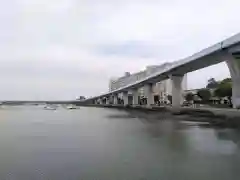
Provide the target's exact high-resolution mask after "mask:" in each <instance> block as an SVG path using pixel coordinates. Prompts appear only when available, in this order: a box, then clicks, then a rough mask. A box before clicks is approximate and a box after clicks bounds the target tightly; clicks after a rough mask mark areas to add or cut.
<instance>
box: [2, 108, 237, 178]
mask: <svg viewBox="0 0 240 180" xmlns="http://www.w3.org/2000/svg"><path fill="white" fill-rule="evenodd" d="M0 117H1V121H0V143H1V146H0V160H1V161H0V179H1V180H2V179H3V180H5V179H7V180H8V179H10V180H15V179H17V180H18V179H20V180H28V179H29V180H33V179H34V180H35V179H37V180H38V179H39V180H40V179H44V180H45V179H51V180H66V179H70V180H77V179H84V180H85V179H87V180H88V179H89V180H92V179H98V180H101V179H103V180H108V179H109V180H113V179H114V180H118V179H119V180H122V179H133V180H134V179H150V180H152V179H153V180H154V179H156V180H157V179H184V180H185V179H190V180H192V179H199V180H202V179H209V180H212V179H220V180H222V179H238V178H239V175H240V172H239V167H240V150H239V149H240V146H239V145H240V143H239V141H240V132H239V131H237V130H233V129H213V128H203V127H199V126H197V125H196V124H192V123H188V122H181V121H178V120H175V119H169V117H168V118H167V116H164V114H163V115H160V116H159V115H158V116H155V115H153V114H146V113H139V112H138V113H137V112H124V111H119V110H114V109H101V108H84V107H83V108H81V109H80V110H74V111H68V110H64V109H61V108H59V109H58V110H56V111H45V110H43V109H42V108H40V107H11V108H6V109H2V110H0Z"/></svg>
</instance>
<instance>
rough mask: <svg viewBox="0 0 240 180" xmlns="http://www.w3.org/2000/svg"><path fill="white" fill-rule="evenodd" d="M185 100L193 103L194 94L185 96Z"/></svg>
mask: <svg viewBox="0 0 240 180" xmlns="http://www.w3.org/2000/svg"><path fill="white" fill-rule="evenodd" d="M185 99H186V101H193V99H194V95H193V93H191V92H189V93H187V94H186V95H185Z"/></svg>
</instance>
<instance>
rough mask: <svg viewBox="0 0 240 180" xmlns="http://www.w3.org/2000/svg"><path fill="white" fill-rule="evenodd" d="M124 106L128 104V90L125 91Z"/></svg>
mask: <svg viewBox="0 0 240 180" xmlns="http://www.w3.org/2000/svg"><path fill="white" fill-rule="evenodd" d="M123 101H124V106H127V105H128V92H123Z"/></svg>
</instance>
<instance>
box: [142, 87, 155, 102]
mask: <svg viewBox="0 0 240 180" xmlns="http://www.w3.org/2000/svg"><path fill="white" fill-rule="evenodd" d="M144 94H145V97H146V98H147V107H151V105H152V104H154V100H153V90H152V84H146V85H144Z"/></svg>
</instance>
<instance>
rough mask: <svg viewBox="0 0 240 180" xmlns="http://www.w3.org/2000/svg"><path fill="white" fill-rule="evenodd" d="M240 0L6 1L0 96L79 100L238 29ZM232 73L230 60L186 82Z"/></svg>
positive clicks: (2, 2) (193, 84)
mask: <svg viewBox="0 0 240 180" xmlns="http://www.w3.org/2000/svg"><path fill="white" fill-rule="evenodd" d="M239 7H240V1H239V0H228V1H226V0H201V1H192V0H0V27H1V28H0V63H1V65H0V83H1V85H0V99H1V100H7V99H32V100H43V99H51V100H55V99H74V98H75V97H76V96H78V95H85V96H93V95H97V94H99V93H103V92H105V91H108V81H109V78H111V77H112V76H113V77H117V76H121V75H122V74H123V73H124V72H125V71H130V72H136V71H139V70H142V69H144V67H145V66H146V65H155V64H161V63H164V62H167V61H169V62H170V61H175V60H178V59H181V58H184V57H187V56H189V55H191V54H193V53H195V52H197V51H199V50H201V49H202V48H206V47H208V46H209V45H212V44H214V43H216V42H218V41H221V40H223V39H225V38H227V37H229V36H232V35H234V34H236V33H238V32H240V23H239V13H238V12H239ZM227 76H229V72H228V69H227V67H226V65H225V64H224V63H222V64H219V65H215V66H212V67H209V68H205V69H203V70H199V71H196V72H193V73H190V74H189V75H188V87H189V88H199V87H203V86H205V85H206V81H207V80H208V79H209V78H210V77H214V78H216V79H222V78H224V77H227Z"/></svg>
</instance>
